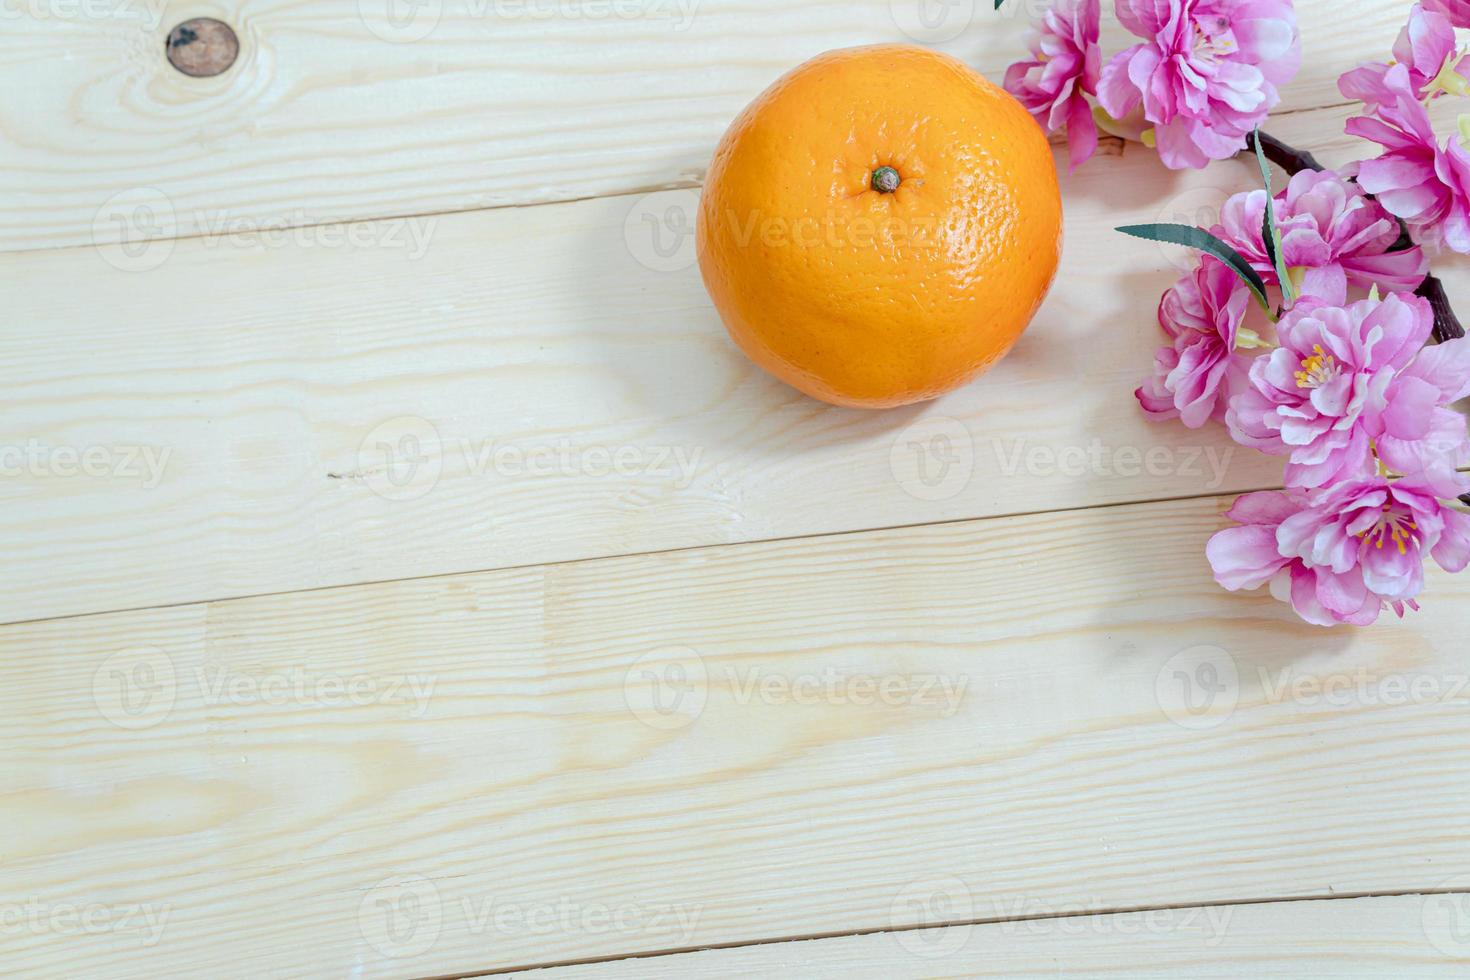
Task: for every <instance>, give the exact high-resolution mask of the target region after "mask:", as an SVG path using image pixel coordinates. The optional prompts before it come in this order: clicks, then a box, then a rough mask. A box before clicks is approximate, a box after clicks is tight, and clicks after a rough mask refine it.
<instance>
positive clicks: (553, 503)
mask: <svg viewBox="0 0 1470 980" xmlns="http://www.w3.org/2000/svg"><path fill="white" fill-rule="evenodd" d="M389 2H390V0H361V2H360V3H359V2H357V0H189V2H187V3H183V4H170V5H168V7H167V8H166V9H165V8H164V7H162V6H161V4H160V3H158V2H156V0H85V2H84V0H10V2H8V3H6V4H5V7H4V12H3V23H0V91H3V92H4V93H5V95H4V97H3V99H0V164H3V165H0V249H3V254H0V311H3V321H4V323H3V328H0V381H3V384H4V399H3V407H0V447H3V450H0V452H3V457H0V465H3V467H4V478H3V480H0V500H3V503H4V506H3V507H0V525H3V531H4V535H3V537H4V540H5V542H6V555H5V560H4V562H3V569H4V571H3V575H4V580H3V585H4V588H3V590H0V622H4V623H6V624H7V625H4V626H3V627H0V651H3V656H0V733H3V741H0V749H3V751H0V967H3V972H4V973H5V974H6V975H7V976H27V977H30V976H57V977H61V976H65V977H82V976H85V977H149V978H155V977H196V976H212V977H223V976H231V977H234V976H238V977H252V978H253V977H397V978H420V977H423V978H427V977H447V976H456V977H457V976H470V975H478V974H482V973H489V972H502V971H512V970H518V969H526V968H531V967H536V966H554V967H557V969H553V970H552V971H551V972H550V973H549V974H546V976H547V978H548V980H563V978H567V977H573V976H582V975H584V974H585V975H592V976H596V975H607V976H628V977H646V976H668V977H683V976H710V977H724V976H732V975H769V976H785V975H797V976H806V975H826V976H838V977H844V978H846V977H851V976H854V975H862V976H874V977H891V976H928V975H954V974H974V973H987V974H993V975H998V976H1021V975H1037V976H1041V975H1045V976H1053V975H1056V974H1058V973H1061V974H1083V975H1096V974H1108V975H1116V976H1127V977H1136V976H1161V977H1176V976H1181V975H1190V976H1219V977H1236V976H1240V975H1242V974H1245V973H1250V974H1252V975H1255V976H1281V977H1300V976H1305V975H1321V976H1346V975H1362V976H1390V975H1391V976H1396V977H1397V976H1408V975H1443V976H1463V975H1465V971H1466V969H1467V964H1470V928H1466V924H1467V923H1470V897H1467V895H1466V893H1467V892H1470V823H1467V818H1466V810H1467V805H1470V750H1467V748H1466V746H1467V744H1470V742H1467V737H1470V712H1467V710H1466V706H1467V703H1470V683H1467V673H1470V653H1467V645H1466V637H1467V636H1470V612H1467V610H1470V606H1467V604H1466V601H1465V600H1466V598H1467V597H1470V585H1467V582H1470V579H1467V578H1465V577H1461V578H1459V579H1454V578H1450V577H1448V576H1444V575H1440V574H1437V573H1435V574H1431V575H1430V576H1429V595H1428V598H1427V601H1426V608H1425V611H1424V612H1423V613H1421V614H1419V615H1415V616H1412V617H1411V618H1410V619H1408V620H1407V621H1405V622H1402V623H1400V622H1397V621H1393V620H1392V619H1391V618H1390V619H1388V620H1385V621H1383V622H1382V623H1380V624H1379V625H1378V626H1375V627H1373V628H1369V629H1359V630H1347V629H1342V630H1319V629H1315V628H1312V627H1308V626H1304V625H1302V624H1300V623H1299V622H1297V621H1296V620H1295V619H1294V618H1293V616H1292V614H1291V613H1290V611H1289V610H1288V609H1287V608H1285V607H1283V606H1281V605H1280V604H1278V603H1276V602H1274V601H1273V600H1271V599H1270V598H1269V597H1265V596H1259V595H1258V596H1237V595H1230V594H1227V593H1225V592H1223V591H1221V590H1220V589H1219V588H1217V587H1216V586H1215V585H1214V584H1213V582H1212V581H1211V579H1210V575H1209V570H1208V568H1207V566H1206V563H1205V561H1204V557H1203V547H1204V542H1205V540H1206V538H1207V537H1208V536H1209V535H1210V534H1211V533H1212V532H1213V531H1214V530H1215V529H1217V528H1219V527H1221V526H1223V523H1224V522H1223V519H1222V517H1221V513H1222V511H1223V510H1224V509H1225V507H1226V506H1228V504H1229V501H1230V500H1231V498H1232V497H1233V495H1234V494H1236V493H1238V492H1240V491H1243V490H1247V489H1253V488H1262V487H1271V486H1275V485H1277V484H1278V483H1279V480H1280V468H1279V463H1277V462H1273V461H1271V460H1268V459H1266V458H1264V457H1261V456H1260V455H1259V454H1255V453H1248V452H1246V451H1244V450H1241V451H1239V452H1236V451H1235V450H1234V449H1233V447H1232V446H1231V444H1230V443H1229V442H1228V440H1227V439H1226V437H1225V436H1224V434H1223V433H1222V432H1221V431H1219V430H1218V429H1210V430H1207V431H1202V432H1197V433H1196V432H1188V431H1186V430H1184V429H1182V428H1180V427H1177V426H1167V425H1165V426H1155V425H1150V424H1148V423H1147V422H1145V421H1144V419H1143V418H1142V417H1141V415H1140V413H1139V412H1138V410H1137V408H1136V405H1135V403H1134V399H1133V397H1132V390H1133V388H1134V386H1135V385H1136V384H1137V382H1138V380H1139V379H1140V377H1141V376H1142V375H1143V374H1144V373H1145V372H1146V370H1147V368H1148V364H1149V359H1150V353H1151V349H1152V348H1153V347H1154V346H1155V345H1157V344H1158V343H1159V335H1158V329H1157V326H1156V324H1155V323H1154V317H1153V307H1154V305H1155V304H1156V303H1157V301H1158V297H1159V294H1160V292H1161V291H1162V290H1163V289H1164V288H1165V287H1166V286H1167V285H1168V284H1169V282H1170V281H1171V280H1172V278H1173V277H1174V276H1175V275H1176V274H1177V271H1178V269H1179V268H1180V267H1181V265H1182V263H1183V262H1185V261H1186V259H1185V257H1183V256H1181V255H1180V254H1179V253H1176V252H1174V251H1170V250H1167V249H1162V248H1158V247H1155V246H1152V245H1148V244H1146V243H1142V242H1137V241H1131V240H1126V239H1124V238H1122V237H1121V236H1119V235H1117V234H1115V233H1114V232H1113V231H1112V230H1111V229H1112V228H1113V227H1114V226H1116V225H1121V224H1127V223H1132V222H1137V221H1149V220H1160V219H1163V220H1187V221H1191V222H1197V221H1205V222H1208V221H1209V220H1210V219H1211V217H1212V215H1213V213H1214V212H1215V211H1217V210H1218V208H1219V206H1220V204H1221V203H1222V202H1223V200H1224V198H1225V197H1226V196H1227V195H1228V194H1229V193H1232V192H1234V191H1236V190H1241V189H1245V188H1249V187H1253V186H1255V185H1256V181H1257V178H1256V176H1255V174H1254V169H1253V168H1254V165H1253V164H1252V163H1250V162H1248V161H1238V162H1229V163H1222V164H1218V165H1216V166H1214V167H1212V168H1210V169H1209V170H1208V171H1207V172H1204V173H1185V174H1178V173H1170V172H1168V171H1165V170H1164V169H1163V168H1162V167H1161V166H1160V164H1159V163H1158V161H1157V159H1156V158H1155V156H1154V155H1153V154H1151V153H1149V152H1146V151H1144V150H1142V149H1140V148H1138V147H1136V146H1129V147H1126V148H1125V147H1124V146H1122V145H1121V144H1119V143H1116V142H1113V143H1106V142H1105V144H1104V146H1103V147H1102V151H1101V156H1100V157H1099V159H1097V160H1096V161H1094V163H1093V164H1092V165H1090V166H1088V167H1087V168H1086V169H1084V170H1083V171H1082V172H1080V173H1079V174H1078V175H1076V176H1075V177H1065V178H1064V194H1065V197H1066V204H1067V211H1068V214H1067V240H1066V258H1065V263H1064V269H1063V272H1062V275H1061V278H1060V280H1059V282H1058V284H1057V287H1056V288H1055V290H1054V291H1053V293H1052V295H1051V297H1050V299H1049V301H1048V302H1047V304H1046V306H1045V308H1044V309H1043V311H1042V313H1041V315H1040V316H1039V317H1038V319H1037V321H1036V322H1035V323H1034V324H1033V326H1032V329H1031V330H1030V332H1029V333H1028V334H1027V335H1026V337H1025V339H1024V340H1023V342H1022V343H1021V345H1020V346H1019V348H1018V349H1017V350H1016V351H1015V352H1014V353H1013V354H1012V355H1011V356H1010V357H1009V358H1008V359H1007V360H1006V361H1005V362H1004V363H1002V364H1001V365H1000V366H999V367H998V368H996V370H995V371H994V372H992V374H990V375H989V376H988V377H987V378H985V379H984V380H983V381H982V382H980V383H977V384H974V385H971V386H969V387H967V388H966V389H964V390H962V391H959V392H957V393H954V394H952V395H950V396H948V397H945V398H943V399H941V400H939V401H937V402H934V403H932V404H928V405H924V406H918V407H914V408H909V409H904V410H898V411H891V412H884V413H863V412H856V411H843V410H838V409H834V408H830V407H826V406H823V405H820V404H818V403H815V402H813V401H810V400H807V399H806V398H803V397H801V396H799V395H797V394H796V393H795V392H793V391H791V390H790V389H788V388H786V387H784V386H782V385H781V384H779V383H777V382H775V381H773V380H772V379H771V378H769V377H767V376H765V375H764V374H762V373H761V372H760V371H758V370H757V369H755V368H754V367H752V366H751V365H750V364H749V363H748V362H747V361H746V360H745V359H744V358H743V357H741V356H740V355H739V354H738V353H737V352H736V351H735V349H734V348H733V347H732V345H731V344H730V343H729V342H728V340H727V339H726V337H725V334H724V332H723V330H722V329H721V327H720V325H719V323H718V321H717V319H716V317H715V314H714V312H713V310H712V309H711V307H710V304H709V302H708V300H707V298H706V296H705V293H704V290H703V288H702V286H701V284H700V281H699V276H698V272H697V269H696V268H695V267H694V260H693V251H692V248H693V246H692V239H691V237H690V231H691V229H692V218H693V212H692V207H693V205H694V202H695V201H696V200H697V194H698V187H699V181H700V175H701V172H702V168H703V166H704V164H705V163H706V161H707V159H708V157H709V154H710V152H711V149H712V147H713V145H714V143H715V141H716V139H717V138H718V137H719V135H720V133H721V132H722V130H723V128H724V127H725V125H726V124H727V123H728V121H729V120H730V119H731V118H732V116H733V115H734V114H735V113H736V112H737V111H738V110H739V108H740V107H741V106H742V105H743V104H744V103H745V102H746V101H747V100H749V99H750V98H751V97H752V96H753V95H754V94H755V93H756V92H758V91H760V89H761V88H763V87H764V86H765V85H766V84H768V83H769V82H770V81H771V80H772V79H774V78H775V77H776V76H778V75H779V74H780V73H782V72H783V71H785V70H786V69H788V68H790V67H791V66H793V65H795V64H797V63H798V62H800V61H802V60H804V59H805V58H807V57H809V56H811V55H813V54H815V53H817V52H819V51H822V50H825V49H828V48H833V47H839V46H845V45H851V44H858V43H866V42H874V41H883V40H901V39H904V38H905V36H909V37H913V38H915V39H917V40H921V41H927V42H931V43H934V44H935V45H936V46H938V47H940V48H942V49H944V50H947V51H949V52H952V53H954V54H956V55H958V56H960V57H963V58H965V59H966V60H967V61H969V62H970V63H972V64H974V65H976V66H978V67H979V68H980V69H982V70H983V71H985V72H986V73H987V74H988V75H990V77H992V78H998V77H999V75H1000V73H1001V72H1002V71H1003V69H1004V66H1005V65H1006V63H1007V62H1009V61H1011V60H1013V59H1014V58H1016V57H1017V56H1018V55H1019V53H1020V51H1021V40H1020V39H1021V35H1022V32H1023V30H1024V28H1025V26H1026V23H1025V22H1026V19H1027V18H1026V15H1027V14H1028V13H1029V12H1030V11H1031V9H1032V8H1034V6H1035V5H1034V4H1028V3H1022V2H1019V0H1013V2H1012V3H1011V4H1010V7H1009V8H1008V9H1007V10H1005V11H1002V12H1001V13H998V14H997V13H993V12H991V11H990V10H988V9H986V8H988V7H989V6H990V4H989V2H988V0H976V2H975V3H973V4H971V3H968V2H957V3H952V4H950V5H948V6H941V5H931V6H929V7H927V8H922V9H921V8H920V7H919V6H918V4H917V0H913V2H911V0H895V2H894V3H889V2H887V0H883V2H861V0H855V2H831V3H816V2H807V3H791V2H789V0H738V2H736V0H678V2H676V0H607V2H594V0H577V2H572V0H415V2H413V3H410V2H408V0H391V2H392V3H393V4H394V6H388V4H389ZM150 4H151V5H150ZM1407 7H1408V5H1407V4H1406V3H1401V2H1389V0H1298V8H1299V10H1300V14H1301V20H1302V24H1303V30H1304V34H1305V37H1306V43H1307V58H1306V63H1305V65H1304V67H1303V70H1302V73H1301V76H1300V78H1299V80H1298V81H1297V82H1296V83H1295V84H1294V85H1292V86H1291V87H1290V88H1289V89H1288V90H1287V91H1286V92H1285V99H1284V101H1283V103H1282V105H1281V106H1280V109H1279V112H1278V115H1277V118H1276V119H1274V120H1273V121H1272V123H1271V130H1272V131H1273V132H1274V133H1276V134H1277V135H1279V136H1281V137H1282V138H1285V139H1288V140H1291V141H1293V142H1298V143H1300V144H1301V145H1303V146H1306V147H1309V148H1311V149H1312V150H1314V151H1316V152H1318V153H1319V154H1321V155H1323V156H1324V158H1326V159H1328V160H1329V161H1332V162H1343V161H1346V160H1348V159H1350V158H1351V156H1352V154H1353V151H1354V146H1353V144H1352V143H1351V142H1350V141H1349V140H1348V139H1347V138H1346V137H1345V136H1343V135H1342V123H1343V120H1344V118H1346V116H1347V115H1348V114H1349V109H1348V107H1346V106H1344V105H1342V104H1341V103H1342V101H1343V100H1342V98H1341V97H1340V96H1339V95H1338V94H1337V92H1336V89H1335V80H1336V78H1337V76H1338V74H1339V73H1340V72H1341V71H1342V70H1344V69H1345V68H1346V67H1349V66H1351V65H1352V64H1354V63H1356V62H1358V61H1360V60H1365V59H1368V58H1374V57H1386V56H1387V51H1388V48H1389V45H1390V44H1391V43H1392V40H1393V38H1394V36H1395V34H1396V32H1397V31H1398V29H1399V26H1400V25H1401V23H1402V21H1403V20H1404V17H1405V14H1406V11H1407ZM921 14H922V15H923V18H921V16H920V15H921ZM193 17H212V18H216V19H218V20H220V21H222V22H224V23H226V24H227V25H229V26H230V27H231V28H233V30H234V32H235V33H236V35H237V37H238V44H239V55H238V60H236V61H235V63H234V64H233V66H231V67H230V68H228V69H227V70H226V71H224V73H223V74H219V75H215V76H212V77H190V76H187V75H184V74H182V73H180V72H179V71H176V70H174V68H173V67H171V66H170V64H169V62H168V60H167V59H166V57H165V48H164V39H165V38H166V37H168V36H169V35H170V32H171V30H172V29H173V28H174V27H175V26H176V25H177V24H178V23H179V22H180V21H182V20H185V19H186V18H193ZM1105 30H1106V33H1107V44H1108V46H1109V48H1110V49H1113V50H1116V49H1117V47H1118V44H1119V43H1120V38H1121V29H1120V28H1119V27H1118V25H1117V24H1116V23H1111V22H1110V23H1108V24H1107V25H1106V28H1105ZM197 43H203V42H197ZM1452 114H1453V113H1452V112H1451V113H1449V114H1448V115H1447V116H1446V120H1449V119H1450V117H1451V116H1452ZM1447 125H1448V123H1447ZM1438 271H1439V272H1440V274H1441V275H1442V276H1444V277H1445V278H1446V279H1447V281H1448V282H1449V284H1450V289H1451V292H1452V293H1454V292H1456V291H1457V290H1464V289H1465V288H1467V287H1470V269H1467V263H1466V262H1465V261H1463V260H1455V259H1451V260H1446V261H1442V262H1440V263H1439V266H1438ZM921 927H922V928H921ZM704 947H717V948H714V949H706V950H704V951H697V950H701V949H702V948H704ZM626 957H644V958H636V959H625V958H626Z"/></svg>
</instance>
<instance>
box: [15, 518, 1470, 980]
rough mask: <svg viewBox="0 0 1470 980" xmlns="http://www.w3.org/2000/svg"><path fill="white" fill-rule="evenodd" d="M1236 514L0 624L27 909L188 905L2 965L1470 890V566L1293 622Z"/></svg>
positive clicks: (267, 966)
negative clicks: (1392, 598) (1217, 539)
mask: <svg viewBox="0 0 1470 980" xmlns="http://www.w3.org/2000/svg"><path fill="white" fill-rule="evenodd" d="M1226 503H1227V501H1225V500H1224V499H1220V498H1209V499H1203V500H1195V501H1176V502H1167V503H1160V504H1147V505H1129V506H1120V507H1113V508H1104V509H1100V510H1096V511H1091V512H1073V513H1062V514H1047V515H1038V516H1030V517H1017V518H1005V519H998V520H991V521H982V522H967V523H960V524H952V525H944V526H937V527H926V528H913V529H906V530H893V531H884V532H872V533H863V534H855V535H840V536H832V537H827V538H820V539H806V540H801V541H788V542H772V543H766V544H758V545H742V546H733V547H722V548H714V549H705V550H700V551H693V552H679V553H674V554H664V555H648V556H638V557H629V558H618V559H610V560H601V561H592V562H580V563H573V564H567V565H557V566H547V567H538V568H527V569H519V570H509V571H499V572H490V573H484V574H478V575H468V576H454V577H443V578H437V579H431V580H421V581H415V582H398V583H391V584H383V585H372V586H363V587H356V588H351V589H340V590H324V591H319V592H311V593H296V594H292V595H285V596H275V597H268V598H259V599H247V600H239V601H230V602H219V603H213V604H207V605H190V606H178V607H172V608H167V609H153V610H146V611H136V612H126V613H118V614H109V615H101V616H88V617H78V618H73V619H67V620H55V621H50V622H45V623H30V624H23V625H15V626H10V627H5V628H3V629H0V741H3V744H4V745H5V746H6V751H5V753H4V755H3V756H0V787H3V791H0V826H4V827H6V828H7V832H6V834H5V837H4V844H3V849H0V876H3V880H4V882H5V892H6V894H7V895H13V896H23V897H24V899H18V900H24V901H31V902H34V903H35V904H36V905H37V906H39V907H40V908H41V909H44V910H52V909H56V908H63V909H67V908H70V909H79V908H92V907H97V908H100V909H102V910H103V912H101V913H97V914H96V915H94V920H95V919H97V917H98V916H102V917H104V918H103V920H102V921H111V920H106V919H105V915H106V913H107V910H120V909H125V908H135V909H143V908H146V909H148V910H151V911H152V912H153V913H154V921H155V922H156V921H158V920H159V919H160V918H161V917H162V916H164V915H166V916H167V918H166V921H164V922H162V925H163V929H162V934H161V935H158V936H156V942H153V943H152V945H146V942H147V941H148V940H149V938H150V936H152V935H153V934H152V933H149V932H147V931H144V925H146V922H147V921H148V920H147V919H146V918H144V919H135V920H133V922H132V925H131V928H129V929H125V930H124V929H116V930H114V929H97V930H96V931H94V932H91V933H87V934H84V935H78V934H77V933H78V931H79V930H78V929H77V928H76V927H75V926H74V927H73V928H71V929H70V930H68V929H65V928H51V929H45V928H42V929H38V930H33V929H29V928H26V929H13V930H0V962H5V963H17V962H18V963H23V964H26V965H27V967H29V968H30V969H33V970H34V971H36V972H39V973H41V974H44V975H50V974H59V973H64V974H66V975H69V976H94V975H107V976H118V977H126V976H143V975H147V976H149V977H171V976H190V977H193V976H199V975H201V974H205V975H209V974H213V973H219V972H221V971H228V970H230V969H231V968H235V967H237V966H238V964H240V963H243V962H248V963H249V964H250V965H251V970H252V972H254V973H256V974H259V975H270V976H281V977H293V976H314V977H315V976H324V975H325V976H341V975H344V974H347V973H348V972H349V971H350V972H351V975H353V976H358V977H426V976H441V975H457V974H461V973H472V972H475V971H485V970H493V969H506V968H512V967H528V966H533V965H536V964H546V963H557V962H566V961H573V960H578V959H583V958H589V957H616V956H622V955H627V954H630V953H635V952H642V951H649V952H652V951H662V950H676V949H689V948H698V947H700V946H706V945H715V944H729V943H747V942H753V941H761V940H774V939H788V938H797V937H806V936H817V935H823V934H833V933H846V932H853V931H865V930H879V929H889V928H893V927H894V926H895V925H913V924H922V925H931V926H939V925H945V924H952V923H956V922H962V921H969V920H971V919H974V918H976V917H989V916H992V915H995V914H996V913H995V912H994V910H996V909H1000V910H1002V913H1003V914H1008V915H1010V916H1014V915H1016V914H1018V913H1017V912H1016V911H1015V910H1016V909H1022V910H1026V911H1022V912H1021V913H1019V914H1051V913H1049V912H1048V911H1047V910H1061V909H1065V908H1077V909H1081V910H1086V911H1092V910H1097V911H1108V910H1117V909H1130V908H1143V907H1150V906H1160V905H1162V906H1169V905H1189V904H1210V903H1218V902H1240V901H1251V900H1268V899H1281V898H1288V897H1328V896H1331V895H1334V894H1373V893H1383V892H1405V891H1413V890H1419V889H1438V888H1449V887H1451V886H1452V885H1453V882H1455V881H1463V880H1465V878H1464V876H1466V875H1470V831H1467V827H1466V824H1465V820H1464V814H1465V812H1466V808H1467V805H1470V750H1467V749H1466V746H1467V745H1470V712H1467V711H1466V701H1467V698H1470V693H1467V683H1466V675H1465V671H1466V665H1465V658H1464V637H1465V636H1466V635H1467V631H1470V602H1467V599H1470V579H1467V577H1466V576H1458V577H1452V576H1445V575H1439V574H1432V575H1430V581H1429V596H1428V599H1427V603H1426V605H1427V611H1426V612H1425V613H1424V614H1422V615H1419V616H1415V617H1413V618H1411V619H1409V620H1407V621H1405V622H1403V623H1398V622H1386V623H1383V624H1381V625H1379V626H1377V627H1374V628H1368V629H1361V630H1336V631H1326V630H1319V629H1315V628H1312V627H1308V626H1305V625H1303V624H1301V623H1300V622H1298V621H1295V620H1294V619H1293V618H1292V615H1291V614H1290V612H1289V611H1288V610H1286V609H1285V607H1283V606H1281V605H1279V604H1277V603H1275V602H1274V601H1273V600H1271V599H1270V598H1268V597H1249V596H1235V595H1230V594H1227V593H1225V592H1222V591H1221V590H1220V589H1218V588H1217V587H1216V586H1215V585H1214V584H1213V583H1212V582H1211V581H1210V579H1209V574H1208V570H1207V568H1206V566H1205V562H1204V559H1203V556H1202V549H1203V546H1204V542H1205V539H1206V537H1207V535H1208V534H1210V533H1211V532H1212V531H1213V530H1214V529H1216V528H1217V527H1219V526H1221V524H1222V520H1221V518H1220V516H1219V515H1220V511H1221V510H1222V509H1223V507H1224V506H1225V505H1226ZM1232 672H1233V676H1234V678H1235V679H1234V680H1233V681H1232V680H1231V677H1232ZM1181 678H1182V679H1181ZM1183 680H1190V681H1192V682H1193V681H1198V682H1199V684H1201V685H1206V684H1207V685H1208V688H1209V690H1211V691H1213V692H1214V693H1215V695H1216V696H1215V698H1214V699H1213V700H1212V701H1209V702H1206V701H1204V700H1202V699H1201V697H1200V692H1201V691H1202V690H1203V688H1202V687H1199V686H1193V687H1190V688H1185V687H1184V686H1182V682H1183ZM410 682H411V683H410ZM414 685H417V686H414ZM1406 801H1411V803H1408V802H1406ZM1386 828H1388V829H1386ZM956 882H957V883H958V885H957V886H956V884H955V883H956ZM1446 882H1449V883H1450V884H1448V885H1447V884H1446ZM955 889H958V890H955ZM977 910H978V911H977ZM1006 910H1010V911H1009V912H1006ZM44 921H46V922H50V921H51V920H50V919H49V917H48V918H45V919H44ZM140 923H143V924H144V925H140ZM307 948H309V949H310V950H311V952H312V956H311V959H310V962H307V961H306V960H304V959H303V958H302V956H301V955H300V953H301V950H303V949H307Z"/></svg>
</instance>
